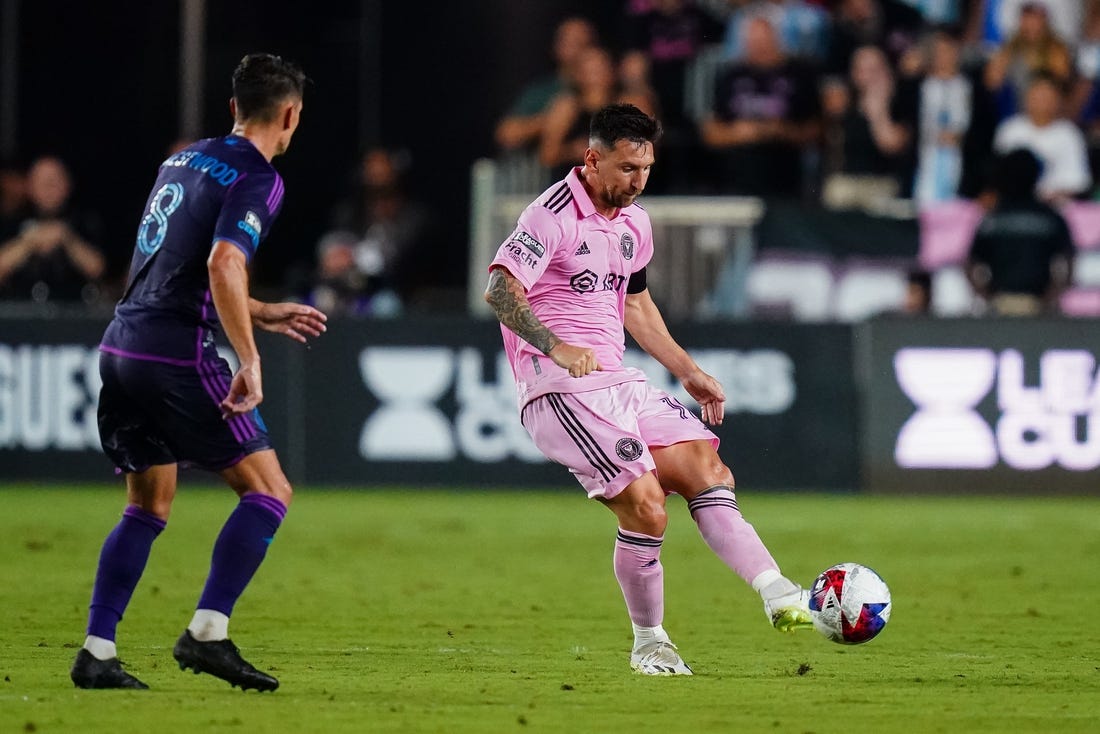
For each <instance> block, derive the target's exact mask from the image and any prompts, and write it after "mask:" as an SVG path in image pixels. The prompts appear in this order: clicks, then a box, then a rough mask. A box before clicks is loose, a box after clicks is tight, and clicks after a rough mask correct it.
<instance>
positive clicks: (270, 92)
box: [233, 54, 306, 122]
mask: <svg viewBox="0 0 1100 734" xmlns="http://www.w3.org/2000/svg"><path fill="white" fill-rule="evenodd" d="M305 85H306V75H305V74H304V73H303V72H302V70H301V69H299V68H298V66H297V65H296V64H294V63H293V62H290V61H287V60H285V59H283V58H282V57H280V56H275V55H273V54H249V55H248V56H245V57H244V58H243V59H241V63H239V64H237V68H236V69H234V70H233V99H235V100H236V101H237V116H238V117H239V118H241V119H242V120H257V121H260V122H271V121H272V120H273V119H274V118H275V113H276V110H277V108H278V106H279V103H281V102H283V101H284V100H286V99H301V98H302V92H303V90H304V89H305Z"/></svg>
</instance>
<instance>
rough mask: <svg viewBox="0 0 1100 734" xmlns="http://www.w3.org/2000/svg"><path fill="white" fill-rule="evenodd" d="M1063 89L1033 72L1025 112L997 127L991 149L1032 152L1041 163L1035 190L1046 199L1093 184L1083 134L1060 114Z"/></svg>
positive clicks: (1076, 192) (1063, 196) (1071, 194)
mask: <svg viewBox="0 0 1100 734" xmlns="http://www.w3.org/2000/svg"><path fill="white" fill-rule="evenodd" d="M1062 103H1063V99H1062V90H1061V87H1060V86H1059V85H1058V83H1057V81H1055V80H1054V79H1053V78H1051V77H1050V76H1047V75H1043V74H1039V75H1036V76H1035V77H1034V78H1033V79H1032V81H1031V84H1030V85H1029V86H1028V88H1027V95H1026V97H1025V100H1024V112H1023V113H1021V114H1017V115H1014V116H1012V117H1010V118H1008V119H1007V120H1005V121H1004V122H1002V123H1001V124H1000V125H998V126H997V132H996V134H995V135H994V138H993V149H994V150H995V151H996V152H998V153H1007V152H1009V151H1011V150H1014V149H1016V148H1026V149H1028V150H1030V151H1031V152H1033V153H1034V154H1035V155H1036V157H1038V158H1039V160H1040V161H1041V162H1042V164H1043V173H1042V176H1041V177H1040V178H1039V183H1038V185H1037V186H1036V190H1037V192H1038V194H1039V196H1040V197H1041V198H1043V199H1045V200H1047V201H1059V200H1064V199H1067V198H1071V197H1074V196H1077V195H1079V194H1082V193H1084V192H1085V191H1087V190H1088V188H1089V187H1090V186H1091V185H1092V174H1091V173H1090V172H1089V162H1088V151H1087V148H1086V146H1085V136H1084V135H1083V134H1082V133H1081V129H1080V128H1078V127H1077V126H1076V125H1075V124H1073V123H1072V122H1071V121H1069V120H1068V119H1066V118H1065V117H1064V116H1063V114H1062Z"/></svg>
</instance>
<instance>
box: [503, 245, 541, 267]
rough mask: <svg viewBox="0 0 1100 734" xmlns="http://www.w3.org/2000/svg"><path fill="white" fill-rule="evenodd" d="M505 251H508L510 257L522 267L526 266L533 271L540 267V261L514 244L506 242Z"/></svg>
mask: <svg viewBox="0 0 1100 734" xmlns="http://www.w3.org/2000/svg"><path fill="white" fill-rule="evenodd" d="M504 249H505V251H507V253H508V257H510V258H512V259H513V260H515V261H516V262H517V263H519V264H520V265H526V266H527V267H529V268H531V269H532V270H534V269H535V268H537V267H538V266H539V259H538V258H537V257H535V256H534V255H532V254H531V253H530V252H528V251H527V250H525V249H524V248H522V247H520V246H519V245H517V244H514V243H513V242H506V243H505V244H504Z"/></svg>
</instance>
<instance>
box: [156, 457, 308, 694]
mask: <svg viewBox="0 0 1100 734" xmlns="http://www.w3.org/2000/svg"><path fill="white" fill-rule="evenodd" d="M219 473H220V474H221V476H222V478H223V479H224V480H225V481H226V482H227V483H228V484H229V486H230V487H231V488H232V489H233V491H234V492H236V493H237V496H238V497H240V502H239V503H238V504H237V507H236V508H235V509H234V510H233V512H232V513H231V514H230V516H229V519H228V520H226V522H225V525H224V526H223V527H222V530H221V533H219V535H218V539H217V541H215V543H214V551H213V554H212V557H211V561H210V573H209V575H208V576H207V579H206V586H205V587H204V588H203V591H202V596H201V597H200V598H199V603H198V607H197V609H196V610H195V614H194V616H193V617H192V619H191V623H190V624H189V625H188V626H187V629H186V630H184V632H183V634H182V635H181V636H180V638H179V640H178V641H177V642H176V647H175V649H174V650H173V654H174V655H175V657H176V660H177V661H178V662H179V664H180V667H181V668H191V669H192V670H194V671H195V672H196V673H199V672H203V673H209V674H211V675H214V676H216V677H218V678H221V679H223V680H225V681H228V682H229V683H230V684H231V685H235V686H240V687H241V689H242V690H244V689H248V688H255V689H257V690H260V691H273V690H275V689H276V688H278V687H279V681H277V680H276V679H275V678H274V677H272V676H270V675H268V674H266V673H263V672H261V671H258V670H256V669H255V668H254V667H253V666H252V665H251V664H249V663H248V662H247V661H245V660H244V659H243V658H242V657H241V656H240V653H239V651H238V649H237V647H236V646H235V645H234V644H233V643H232V641H230V640H229V617H230V615H232V613H233V607H234V606H235V605H236V603H237V600H238V599H239V598H240V597H241V594H243V593H244V590H245V587H247V586H248V583H249V582H250V581H251V580H252V577H253V576H254V575H255V573H256V571H257V570H258V569H259V567H260V564H261V563H262V562H263V560H264V558H265V557H266V555H267V549H268V547H269V546H270V545H271V542H272V540H273V539H274V537H275V531H276V530H278V529H279V525H280V524H282V521H283V518H284V517H285V516H286V510H287V506H288V505H289V504H290V498H291V494H292V490H291V487H290V482H289V481H287V478H286V475H285V474H283V470H282V467H281V466H280V465H279V460H278V458H277V457H276V456H275V452H274V451H273V450H271V449H266V450H263V451H257V452H254V453H251V454H249V455H247V456H246V457H245V458H244V459H242V460H241V461H240V462H238V463H236V464H234V465H233V466H231V467H229V468H226V469H223V470H222V471H221V472H219Z"/></svg>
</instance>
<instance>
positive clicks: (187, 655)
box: [172, 630, 279, 691]
mask: <svg viewBox="0 0 1100 734" xmlns="http://www.w3.org/2000/svg"><path fill="white" fill-rule="evenodd" d="M172 657H174V658H175V659H176V662H178V663H179V664H180V670H187V669H188V668H190V669H191V670H193V671H195V674H196V675H197V674H199V673H209V674H210V675H212V676H214V677H215V678H221V679H222V680H224V681H227V682H228V683H229V685H231V686H240V687H241V690H242V691H247V690H248V689H249V688H255V689H256V690H257V691H274V690H275V689H276V688H278V687H279V681H277V680H276V679H275V678H273V677H271V676H270V675H268V674H267V673H263V672H261V671H259V670H256V669H255V668H254V667H252V665H251V664H250V663H249V662H248V661H247V660H245V659H244V658H242V657H241V653H240V650H238V649H237V646H236V645H234V644H233V643H232V641H230V640H214V641H212V642H199V641H198V640H196V639H195V638H194V637H192V636H191V630H184V631H183V634H182V635H180V638H179V639H178V640H176V646H175V647H174V648H173V649H172Z"/></svg>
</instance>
